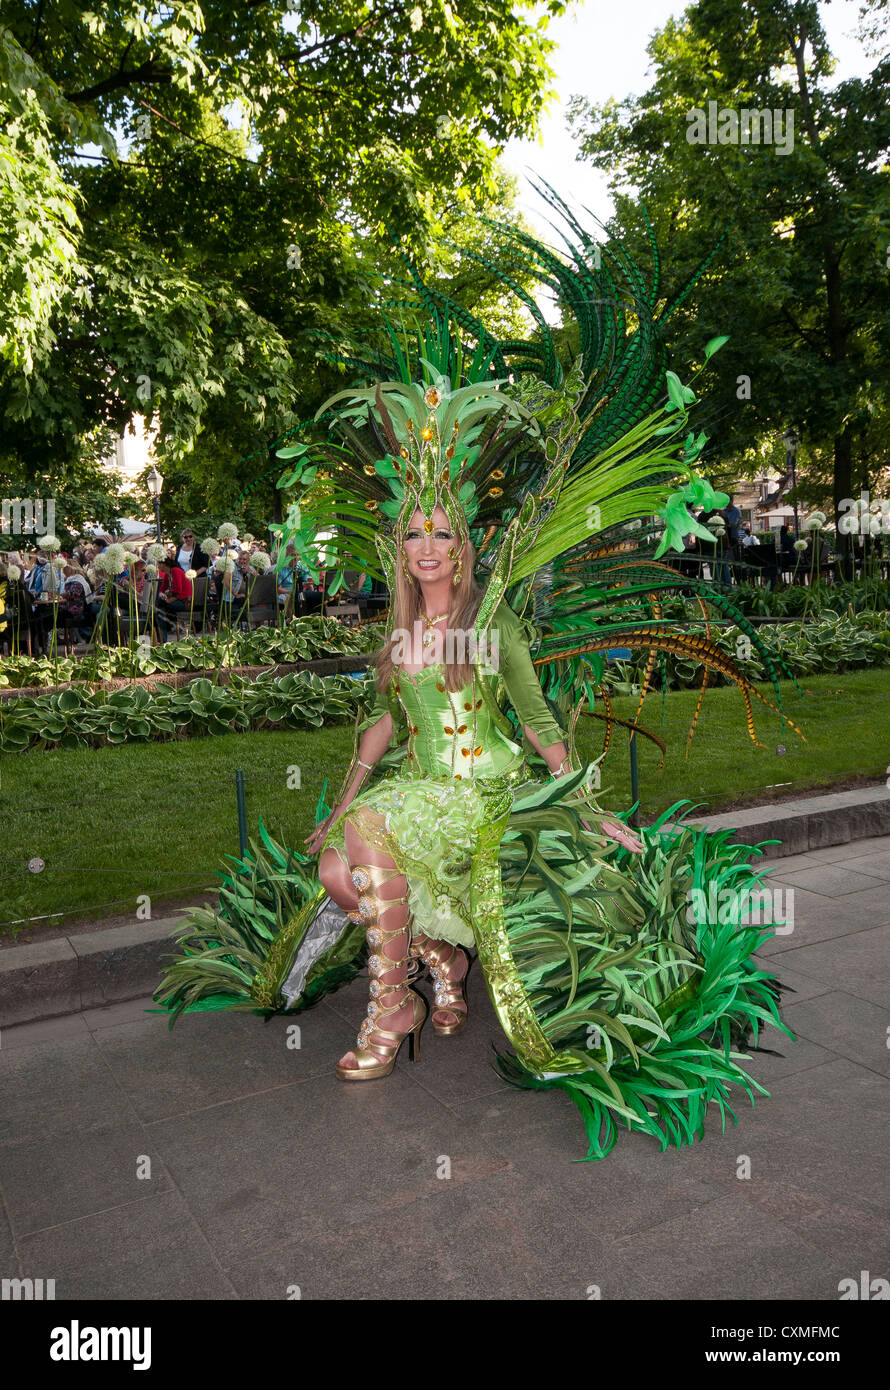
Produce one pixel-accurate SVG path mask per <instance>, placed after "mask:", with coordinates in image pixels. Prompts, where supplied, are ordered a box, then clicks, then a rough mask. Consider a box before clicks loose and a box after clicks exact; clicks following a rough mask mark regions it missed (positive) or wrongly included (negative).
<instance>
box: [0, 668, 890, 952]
mask: <svg viewBox="0 0 890 1390" xmlns="http://www.w3.org/2000/svg"><path fill="white" fill-rule="evenodd" d="M802 686H803V690H804V691H805V696H804V697H803V698H802V697H801V696H800V695H798V694H797V692H796V691H795V690H794V687H793V686H792V685H790V684H785V685H783V688H782V699H783V703H784V704H785V708H786V710H787V713H788V714H789V716H790V717H791V718H792V719H794V720H795V722H796V723H797V724H799V725H800V726H801V728H802V729H803V732H804V734H805V736H806V738H807V742H806V743H802V742H801V741H800V739H799V738H798V737H797V735H796V734H794V733H793V731H791V730H790V729H788V730H786V732H785V734H784V735H783V734H782V733H781V726H780V724H779V720H778V718H777V717H776V716H775V715H773V714H771V713H770V712H769V711H768V710H765V709H762V707H761V708H759V709H758V710H757V711H756V713H755V722H756V728H757V733H758V737H759V738H760V739H761V741H762V742H763V743H764V744H766V745H767V746H766V747H765V748H755V747H754V746H753V745H752V744H751V742H750V740H749V738H748V736H747V733H746V730H745V720H744V707H743V704H742V700H741V697H740V695H739V693H738V692H737V691H736V690H734V689H730V688H726V689H718V690H713V691H709V693H708V695H707V696H706V699H705V705H704V710H703V713H702V716H701V719H700V722H699V727H698V729H697V731H696V734H695V737H694V739H693V741H692V745H691V749H690V753H689V757H688V759H687V758H685V756H684V752H685V743H686V733H687V730H688V727H689V723H690V720H691V717H692V712H693V710H694V708H695V703H696V698H697V696H696V693H695V692H690V691H680V692H676V693H674V694H671V695H669V696H668V697H667V699H666V701H665V704H664V725H663V726H662V724H661V718H662V701H661V697H660V696H658V695H656V696H651V697H650V699H649V701H648V702H647V706H646V711H645V715H644V721H643V722H644V723H645V724H646V725H647V727H649V728H650V729H652V730H653V731H654V732H658V733H660V734H661V735H662V737H664V738H666V741H667V744H668V756H667V760H666V762H665V768H664V771H663V772H659V771H658V761H659V757H660V755H659V753H658V751H657V750H656V749H655V748H654V747H653V746H652V745H650V744H649V743H648V742H647V741H646V740H644V739H641V740H639V743H640V750H639V765H640V797H641V802H642V808H643V812H644V818H645V814H646V813H654V812H657V811H659V810H661V809H663V808H664V807H665V806H669V805H670V804H671V803H672V802H673V801H675V800H677V799H679V798H682V797H687V798H690V799H692V800H694V801H696V802H705V803H707V804H708V805H709V806H710V807H711V808H720V809H723V808H725V807H727V806H730V805H732V804H738V803H740V802H745V801H747V802H756V801H759V800H766V799H769V798H770V797H771V796H773V795H776V794H777V792H776V791H770V790H769V789H770V788H776V787H777V786H778V788H779V791H778V794H779V795H781V794H783V793H785V794H790V793H792V792H793V791H796V790H801V791H803V790H804V789H806V788H811V787H825V786H830V785H831V784H832V783H836V782H838V781H845V780H850V779H853V778H856V777H862V778H866V777H867V778H874V779H875V781H876V782H877V783H880V785H883V784H884V782H885V780H886V777H887V775H888V773H887V768H888V764H890V671H888V670H886V669H877V670H865V671H858V672H852V673H848V674H846V675H843V676H813V677H809V678H807V679H806V680H805V681H804V682H802ZM634 709H635V701H633V700H631V699H622V700H618V701H616V705H615V711H616V713H617V714H620V715H622V716H624V717H629V716H630V715H632V714H633V712H634ZM580 727H581V730H582V733H581V736H580V738H579V746H580V747H581V749H582V751H583V752H584V754H585V755H586V756H589V757H595V756H596V755H597V754H598V752H599V750H600V748H601V746H602V735H603V729H604V725H602V724H600V722H599V721H594V720H591V719H582V721H581V726H580ZM779 744H783V745H784V747H785V748H786V750H787V751H786V752H785V753H784V755H779V754H778V753H777V752H776V748H777V745H779ZM351 751H352V726H351V725H339V726H336V727H332V728H328V729H318V730H315V731H313V732H311V733H252V734H229V735H223V736H219V737H214V738H196V739H190V740H187V741H184V742H176V743H166V744H161V743H159V744H130V745H124V746H122V747H113V748H112V747H108V748H101V749H95V750H70V751H61V750H56V751H53V752H49V753H26V754H20V755H17V756H15V757H6V758H4V760H3V766H2V784H0V805H2V807H3V816H2V819H3V824H4V833H3V844H2V851H0V884H2V886H0V924H3V925H0V931H2V932H3V933H9V932H15V931H16V930H20V928H12V927H10V926H8V925H6V924H7V923H9V922H10V921H11V920H12V919H18V918H39V917H43V916H46V915H48V914H52V913H58V912H64V913H66V914H71V915H73V916H81V917H83V916H86V915H88V914H89V913H90V911H91V910H95V911H96V915H97V916H108V915H126V914H132V915H133V916H134V917H135V914H136V899H137V896H138V895H140V894H148V895H149V896H151V897H152V898H153V900H154V901H153V916H155V917H157V916H160V915H163V913H164V911H165V910H169V908H168V907H167V908H165V904H166V905H169V904H170V903H172V902H174V901H175V900H176V897H177V896H178V897H180V898H182V896H183V895H186V894H189V893H191V894H195V893H196V892H197V891H198V890H200V889H202V888H205V887H210V886H212V885H213V884H214V883H215V870H216V869H217V868H218V867H219V866H220V865H221V863H222V860H223V856H224V855H225V854H227V853H231V854H234V853H237V850H238V822H237V813H236V801H235V770H236V768H241V769H243V770H244V772H245V774H246V775H247V817H248V833H249V834H251V835H254V834H255V833H256V828H257V821H258V818H259V817H260V816H261V815H262V817H263V820H264V822H265V823H266V825H267V826H268V827H269V829H270V830H271V831H272V833H273V834H275V835H277V836H279V837H281V838H283V839H285V840H287V841H288V842H289V843H291V844H292V845H295V846H296V847H298V848H300V847H302V841H303V839H304V837H305V836H306V835H307V834H308V833H309V831H310V829H311V827H312V825H313V823H314V816H315V805H316V801H317V799H318V795H319V792H320V791H321V787H322V782H323V780H324V778H325V777H326V776H327V777H329V778H330V784H329V788H328V795H329V797H330V796H332V795H333V794H334V793H335V792H336V791H337V789H338V787H339V784H340V781H341V779H342V777H343V773H344V771H345V768H346V764H347V761H348V759H349V756H350V753H351ZM294 766H299V768H300V780H301V787H300V788H299V789H296V788H294V789H290V788H288V785H287V784H288V769H289V768H291V767H294ZM291 780H294V779H293V776H291ZM789 783H790V784H792V785H791V786H784V787H783V786H782V785H781V784H789ZM602 801H603V803H604V804H605V805H607V806H610V807H612V808H616V809H617V808H624V807H626V806H627V805H628V804H629V801H630V776H629V761H628V752H627V735H626V734H625V733H624V732H623V731H618V732H617V733H616V736H615V740H614V743H613V747H612V749H611V751H610V753H609V756H608V758H607V761H606V764H605V767H604V771H603V793H602ZM38 808H40V809H38ZM34 858H40V859H43V860H44V862H45V866H46V867H45V868H44V870H43V871H42V872H40V873H37V874H35V873H31V872H30V871H29V870H28V868H27V863H28V861H29V860H30V859H34ZM162 895H163V896H162ZM50 925H54V926H57V925H58V919H55V920H53V921H51V922H50Z"/></svg>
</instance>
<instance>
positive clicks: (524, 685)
mask: <svg viewBox="0 0 890 1390" xmlns="http://www.w3.org/2000/svg"><path fill="white" fill-rule="evenodd" d="M493 626H496V627H497V629H498V670H499V674H500V677H501V679H502V680H503V682H504V687H505V689H506V691H507V698H508V699H509V701H510V704H511V705H512V706H513V708H514V709H515V711H516V713H517V715H518V716H519V722H520V724H527V725H528V727H529V728H530V729H532V730H533V731H534V733H536V734H537V736H538V738H539V739H540V742H541V747H542V748H549V747H550V746H551V744H554V743H565V741H566V734H565V731H564V730H563V729H561V728H560V727H559V725H558V724H557V722H556V720H555V719H554V717H553V715H552V713H551V711H550V707H549V705H548V704H547V701H546V700H545V699H544V692H543V691H542V690H541V682H540V681H539V680H538V676H537V672H536V671H535V668H534V666H533V664H532V659H531V653H530V652H529V639H530V636H531V634H530V631H529V628H530V624H528V623H525V622H523V621H522V619H520V618H519V617H518V616H517V615H516V614H515V613H514V612H513V610H512V608H509V607H508V606H507V604H505V603H501V604H500V606H499V607H498V610H497V612H496V614H495V617H494V620H493Z"/></svg>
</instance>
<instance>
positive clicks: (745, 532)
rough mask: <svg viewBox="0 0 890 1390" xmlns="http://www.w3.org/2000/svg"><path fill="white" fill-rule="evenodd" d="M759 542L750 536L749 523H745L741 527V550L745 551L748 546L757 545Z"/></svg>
mask: <svg viewBox="0 0 890 1390" xmlns="http://www.w3.org/2000/svg"><path fill="white" fill-rule="evenodd" d="M759 544H760V541H759V540H758V539H757V537H756V536H753V535H752V534H751V523H750V521H746V522H745V524H744V526H743V527H742V548H743V549H744V550H747V548H748V546H750V545H759Z"/></svg>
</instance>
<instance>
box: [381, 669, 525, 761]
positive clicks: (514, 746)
mask: <svg viewBox="0 0 890 1390" xmlns="http://www.w3.org/2000/svg"><path fill="white" fill-rule="evenodd" d="M442 675H443V668H442V663H441V662H434V663H433V665H431V666H425V667H424V668H423V670H421V671H418V672H417V673H416V674H414V675H409V674H408V673H407V672H405V671H401V670H400V671H398V672H397V675H396V676H395V677H394V681H393V687H392V688H393V691H394V693H395V696H396V698H397V700H398V702H399V708H400V710H401V713H402V718H403V721H404V724H405V726H406V727H407V731H408V752H407V758H406V763H405V771H406V772H407V774H408V775H409V776H414V777H438V778H442V779H443V780H452V779H454V780H461V779H464V778H466V779H475V778H478V777H482V778H488V777H501V776H503V775H505V774H509V773H512V772H516V774H517V780H519V777H520V776H521V774H522V773H523V771H524V769H525V759H524V757H523V753H522V749H521V747H520V746H519V744H518V743H514V742H513V740H512V739H510V738H508V737H507V735H506V734H505V733H504V732H503V731H502V730H501V729H499V728H498V726H497V724H496V722H495V720H494V717H493V715H492V713H491V710H490V708H489V704H488V701H487V700H486V698H485V693H484V692H483V690H482V681H483V680H484V679H485V677H484V676H482V675H481V674H474V677H473V680H472V681H471V682H470V683H469V684H468V685H465V686H464V688H463V689H462V690H459V691H450V690H447V689H446V688H445V683H444V681H443V679H442Z"/></svg>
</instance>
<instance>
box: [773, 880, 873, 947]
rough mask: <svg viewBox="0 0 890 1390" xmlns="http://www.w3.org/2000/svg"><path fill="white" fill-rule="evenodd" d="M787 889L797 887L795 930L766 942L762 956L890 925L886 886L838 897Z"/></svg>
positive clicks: (791, 885) (793, 885)
mask: <svg viewBox="0 0 890 1390" xmlns="http://www.w3.org/2000/svg"><path fill="white" fill-rule="evenodd" d="M774 882H775V883H776V885H777V886H778V885H779V884H781V882H782V880H781V879H779V878H776V879H775V880H774ZM785 886H787V887H789V888H791V887H793V888H794V900H793V902H794V919H793V922H791V923H790V925H791V927H792V930H791V931H790V932H788V933H786V934H784V935H782V936H779V935H776V936H774V937H772V938H771V939H770V940H768V941H765V942H764V943H763V945H762V946H761V947H760V948H759V954H760V955H762V956H764V957H769V958H772V957H774V956H778V955H781V954H782V953H783V952H785V951H792V950H797V949H798V948H799V947H800V946H809V945H812V944H813V943H814V942H816V941H829V940H832V939H837V938H840V937H844V936H850V935H852V934H853V933H854V932H860V931H866V930H868V929H869V928H871V927H880V926H885V925H887V924H890V893H888V891H887V888H886V885H885V884H881V885H880V886H879V887H877V888H866V889H864V890H861V891H858V892H856V893H846V894H844V895H843V896H841V897H836V898H829V897H827V896H826V894H824V893H813V892H811V891H810V890H809V889H808V888H801V887H800V886H799V885H796V884H788V885H785Z"/></svg>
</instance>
